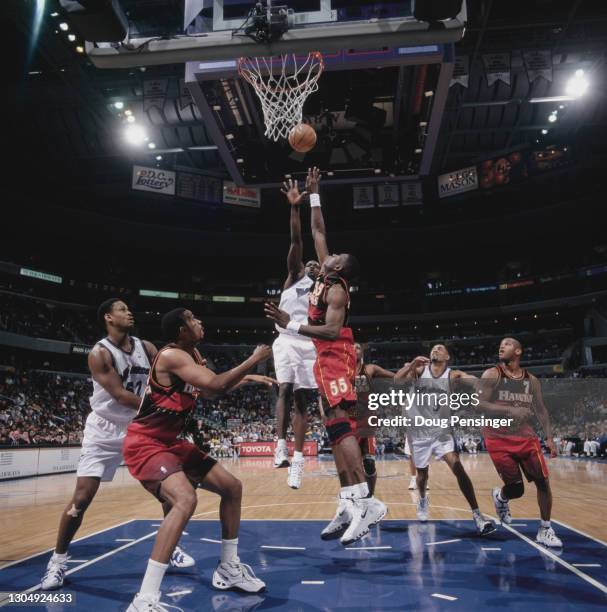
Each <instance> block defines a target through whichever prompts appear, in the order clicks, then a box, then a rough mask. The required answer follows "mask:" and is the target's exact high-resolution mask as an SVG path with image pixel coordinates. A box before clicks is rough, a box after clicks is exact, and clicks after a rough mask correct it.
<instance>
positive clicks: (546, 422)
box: [529, 374, 558, 457]
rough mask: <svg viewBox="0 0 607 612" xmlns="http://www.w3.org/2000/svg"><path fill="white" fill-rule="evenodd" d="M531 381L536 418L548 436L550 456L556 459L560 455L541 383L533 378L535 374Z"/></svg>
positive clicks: (531, 376) (531, 375) (530, 376)
mask: <svg viewBox="0 0 607 612" xmlns="http://www.w3.org/2000/svg"><path fill="white" fill-rule="evenodd" d="M529 380H530V382H531V388H532V390H533V399H534V403H533V408H534V411H535V416H537V420H538V421H539V422H540V425H541V427H542V430H543V432H544V434H545V435H546V446H547V447H548V448H549V449H550V456H551V457H556V456H557V454H558V453H557V450H556V444H555V443H554V436H553V433H552V424H551V423H550V417H549V416H548V410H547V408H546V404H544V398H543V396H542V387H541V385H540V381H539V380H538V379H537V377H536V376H533V374H530V375H529Z"/></svg>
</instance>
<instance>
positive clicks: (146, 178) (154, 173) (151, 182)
mask: <svg viewBox="0 0 607 612" xmlns="http://www.w3.org/2000/svg"><path fill="white" fill-rule="evenodd" d="M132 187H133V189H137V190H139V191H151V192H152V193H161V194H162V195H171V196H174V195H175V173H174V172H172V171H171V170H160V169H159V168H147V167H146V166H133V184H132Z"/></svg>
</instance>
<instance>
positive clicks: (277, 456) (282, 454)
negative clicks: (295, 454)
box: [274, 446, 289, 468]
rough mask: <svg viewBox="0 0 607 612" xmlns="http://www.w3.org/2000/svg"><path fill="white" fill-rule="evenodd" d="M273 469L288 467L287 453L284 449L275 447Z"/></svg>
mask: <svg viewBox="0 0 607 612" xmlns="http://www.w3.org/2000/svg"><path fill="white" fill-rule="evenodd" d="M274 467H275V468H284V467H289V451H288V450H287V449H286V448H281V447H279V446H277V447H276V450H275V451H274Z"/></svg>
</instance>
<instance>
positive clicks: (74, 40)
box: [67, 34, 76, 42]
mask: <svg viewBox="0 0 607 612" xmlns="http://www.w3.org/2000/svg"><path fill="white" fill-rule="evenodd" d="M67 39H68V40H69V41H70V42H76V35H75V34H68V35H67Z"/></svg>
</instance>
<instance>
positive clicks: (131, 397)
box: [88, 344, 141, 410]
mask: <svg viewBox="0 0 607 612" xmlns="http://www.w3.org/2000/svg"><path fill="white" fill-rule="evenodd" d="M88 364H89V370H90V371H91V376H92V377H93V379H94V380H95V381H96V382H97V383H99V384H100V385H101V386H102V387H103V388H104V389H105V390H106V391H107V392H108V393H109V394H110V395H111V396H112V397H113V398H114V399H115V400H116V401H117V402H118V403H119V404H122V405H123V406H127V407H128V408H132V409H133V410H139V404H141V398H140V397H139V396H138V395H136V394H135V393H132V392H131V391H127V390H126V389H125V388H124V387H123V386H122V379H121V378H120V376H119V375H118V372H116V370H115V369H114V366H113V364H112V358H111V356H110V353H109V352H108V351H107V350H106V349H104V348H103V347H101V346H99V345H98V344H97V345H96V346H95V347H94V348H93V350H92V351H91V352H90V353H89V357H88Z"/></svg>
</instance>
